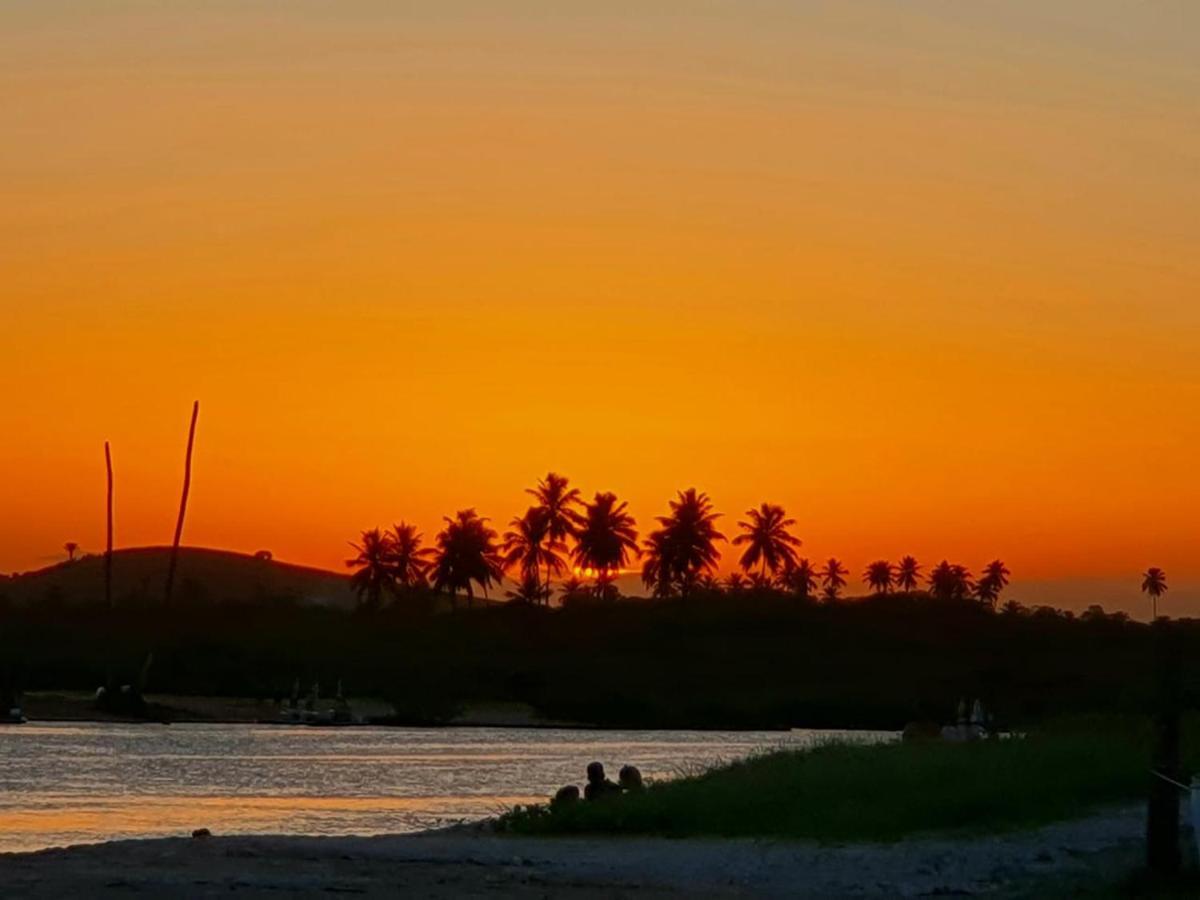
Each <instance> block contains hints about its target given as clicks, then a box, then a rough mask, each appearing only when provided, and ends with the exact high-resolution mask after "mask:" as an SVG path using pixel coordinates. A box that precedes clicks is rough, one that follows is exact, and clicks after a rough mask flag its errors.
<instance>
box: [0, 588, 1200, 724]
mask: <svg viewBox="0 0 1200 900" xmlns="http://www.w3.org/2000/svg"><path fill="white" fill-rule="evenodd" d="M438 602H444V601H439V599H438V597H437V595H435V594H432V593H429V592H415V593H413V594H412V595H411V596H408V597H406V598H405V602H404V603H402V604H396V605H393V606H389V607H386V608H383V609H380V610H374V611H370V610H359V611H357V612H344V611H339V610H333V609H326V608H317V607H312V606H302V605H296V604H290V603H287V602H283V601H278V602H268V601H263V602H244V603H239V604H221V603H215V602H211V601H206V602H196V603H186V602H183V601H182V600H181V601H180V602H178V603H176V604H175V605H173V606H172V607H171V608H169V609H166V608H163V607H161V606H153V605H146V606H117V607H116V608H113V609H106V608H105V607H104V606H103V605H102V604H96V603H92V604H77V605H76V604H72V603H71V601H70V598H66V599H62V600H59V601H51V600H49V599H47V600H44V601H42V602H39V603H36V604H29V605H22V606H14V607H10V608H8V609H6V610H4V611H3V612H2V613H0V665H2V666H3V667H4V671H5V672H6V674H7V677H8V679H9V680H10V681H12V682H15V683H16V684H18V685H20V686H22V687H24V688H25V689H36V688H72V687H74V688H86V689H91V688H94V687H96V686H97V685H99V684H102V683H104V682H105V679H106V678H108V677H110V676H112V677H116V678H118V679H123V680H127V681H128V680H133V679H134V678H136V676H137V673H138V671H139V670H140V668H141V666H142V663H143V660H144V659H145V657H146V654H147V653H148V652H150V651H153V653H154V662H153V666H152V667H151V669H150V673H149V681H148V683H147V690H149V691H150V692H152V693H184V694H214V695H225V696H243V697H245V696H252V697H286V696H287V695H288V694H289V693H290V691H291V688H292V684H293V682H294V680H295V679H297V678H299V679H301V680H302V681H303V682H304V683H305V684H307V683H308V682H309V681H310V680H312V679H320V680H321V682H322V683H323V684H324V685H326V686H332V685H333V684H334V683H335V682H336V681H337V680H339V679H340V680H342V681H343V683H344V685H345V688H346V691H347V692H348V693H350V694H355V695H375V696H380V697H384V698H389V699H392V700H394V701H395V702H396V703H397V705H398V708H399V710H400V712H401V714H402V715H403V716H406V717H408V718H410V719H414V720H436V719H438V718H441V717H444V716H445V715H447V714H449V713H450V712H452V711H453V709H454V708H455V707H456V706H457V705H458V704H460V703H463V702H467V701H477V700H515V701H523V702H527V703H529V704H532V705H533V706H534V707H535V708H536V709H537V710H539V711H540V712H541V713H543V714H544V715H546V716H549V717H554V718H558V719H568V720H573V721H580V722H592V723H599V724H605V725H629V726H642V727H673V726H702V727H705V726H708V727H740V726H757V727H773V726H798V725H812V726H870V727H888V728H894V727H900V726H902V725H903V724H904V723H905V722H906V721H909V720H911V719H914V718H932V719H940V720H942V721H945V720H946V719H947V718H949V717H950V716H951V715H952V712H953V710H954V707H955V705H956V704H957V701H958V700H959V698H962V697H972V696H979V697H981V698H983V700H984V702H985V703H986V704H987V705H988V706H989V707H990V708H991V709H993V710H994V711H995V712H996V714H997V716H998V718H999V721H1000V722H1001V724H1005V723H1025V722H1029V721H1035V720H1037V719H1039V718H1041V717H1043V716H1047V715H1057V714H1061V713H1065V712H1083V711H1088V712H1096V711H1103V712H1111V711H1122V712H1143V711H1145V710H1146V709H1147V704H1148V702H1149V700H1148V698H1149V697H1150V695H1151V684H1152V672H1151V664H1150V629H1149V628H1148V627H1147V626H1145V625H1141V624H1137V623H1133V622H1130V621H1128V620H1127V619H1125V618H1124V617H1121V616H1104V615H1103V614H1101V613H1098V612H1093V613H1091V614H1085V615H1084V616H1082V617H1080V618H1075V617H1072V616H1070V615H1068V614H1064V613H1057V612H1054V611H1052V610H1044V609H1043V610H1037V611H1029V610H1022V609H1019V608H1017V607H1015V606H1009V607H1007V608H1006V609H1005V610H1002V611H993V610H991V609H990V608H988V607H986V606H984V605H981V604H978V603H973V602H972V603H962V602H957V601H948V600H938V599H936V598H933V597H930V596H928V595H925V594H885V595H879V596H873V597H868V598H864V599H862V600H858V601H855V602H842V603H823V602H817V601H803V600H799V599H797V598H795V597H791V596H787V595H782V594H778V593H774V592H756V591H754V590H746V591H741V592H738V593H721V594H714V595H707V594H697V595H696V596H693V597H692V598H690V599H687V600H684V599H680V598H674V599H669V600H660V601H649V600H647V601H632V600H631V601H621V602H613V603H609V602H602V601H595V600H589V601H586V602H584V601H580V602H577V603H569V604H568V605H567V606H566V607H565V608H563V609H546V608H542V607H539V606H534V605H530V604H507V605H492V606H480V607H477V608H476V609H474V610H471V611H467V610H460V611H458V612H456V613H444V612H443V613H436V612H434V608H435V604H437V603H438ZM1175 629H1176V630H1177V631H1178V632H1179V634H1180V638H1181V640H1182V641H1183V642H1184V645H1185V652H1184V653H1183V659H1184V679H1185V685H1186V686H1187V687H1188V688H1189V689H1190V690H1191V694H1192V696H1194V695H1195V689H1196V688H1197V687H1198V686H1200V653H1198V652H1196V651H1197V650H1200V623H1193V622H1189V621H1183V622H1178V623H1176V625H1175Z"/></svg>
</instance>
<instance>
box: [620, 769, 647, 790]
mask: <svg viewBox="0 0 1200 900" xmlns="http://www.w3.org/2000/svg"><path fill="white" fill-rule="evenodd" d="M617 778H618V780H619V781H620V783H621V787H622V788H624V789H625V790H627V791H640V790H641V789H642V773H641V772H640V771H638V767H637V766H621V773H620V774H619V775H618V776H617Z"/></svg>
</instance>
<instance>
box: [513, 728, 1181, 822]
mask: <svg viewBox="0 0 1200 900" xmlns="http://www.w3.org/2000/svg"><path fill="white" fill-rule="evenodd" d="M1187 739H1188V740H1187V744H1186V748H1187V754H1186V755H1187V760H1186V761H1187V763H1190V764H1191V765H1192V766H1195V765H1196V764H1198V763H1200V722H1198V721H1190V722H1189V723H1188V728H1187ZM1149 744H1150V734H1149V725H1148V723H1146V722H1145V721H1142V720H1137V719H1127V720H1120V721H1112V720H1108V721H1100V720H1091V721H1086V722H1072V723H1068V724H1065V725H1056V726H1051V727H1046V728H1043V729H1039V730H1037V731H1035V732H1032V733H1030V734H1028V735H1027V736H1024V737H1020V738H1009V739H1002V740H985V741H979V742H975V743H970V744H954V743H949V742H945V741H939V740H929V741H913V742H904V743H893V744H887V745H874V746H867V745H851V744H829V745H825V746H819V747H815V748H812V749H806V750H799V751H787V752H775V753H768V754H764V755H761V756H757V757H754V758H751V759H748V760H745V761H740V762H735V763H732V764H730V765H726V766H722V767H720V768H716V769H713V770H711V771H708V772H704V773H701V774H697V775H693V776H690V777H684V778H679V779H676V780H671V781H665V782H662V783H658V784H652V785H650V786H649V787H647V789H645V790H644V791H641V792H638V793H627V794H623V795H619V796H612V797H605V798H604V799H602V800H599V801H594V802H577V803H574V804H559V805H554V806H553V807H551V805H549V804H547V805H544V806H532V807H518V808H517V809H516V810H514V811H512V812H510V813H508V814H506V815H505V816H503V817H501V819H500V820H499V828H500V829H502V830H504V831H508V832H514V833H521V834H578V833H593V834H599V833H603V834H624V835H632V834H643V835H661V836H668V837H690V836H720V837H779V838H803V839H811V840H820V841H858V840H882V841H892V840H898V839H900V838H904V837H907V836H910V835H914V834H922V833H928V832H942V831H971V832H979V831H985V832H986V831H998V830H1005V829H1011V828H1023V827H1031V826H1037V825H1042V824H1046V823H1048V822H1052V821H1057V820H1061V819H1067V818H1073V817H1077V816H1081V815H1084V814H1086V813H1088V812H1090V811H1093V810H1095V809H1097V808H1099V807H1102V806H1105V805H1109V804H1117V803H1122V802H1131V803H1133V802H1137V801H1139V800H1142V799H1144V798H1145V795H1146V788H1147V779H1148V778H1149V777H1150V776H1149V773H1148V770H1147V760H1148V759H1149V749H1148V748H1149Z"/></svg>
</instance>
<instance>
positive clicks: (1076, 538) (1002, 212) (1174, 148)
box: [0, 0, 1200, 615]
mask: <svg viewBox="0 0 1200 900" xmlns="http://www.w3.org/2000/svg"><path fill="white" fill-rule="evenodd" d="M1197 34H1200V4H1196V3H1194V2H1192V0H1151V2H1145V3H1139V4H1131V3H1126V2H1116V0H1087V2H1083V0H1081V2H1074V3H1072V2H1058V3H1047V2H1045V0H1037V2H1033V0H1028V2H1027V0H1003V2H1000V0H995V2H973V3H962V2H956V0H944V2H933V0H927V2H898V0H897V2H852V3H844V2H828V3H816V2H813V3H805V2H799V0H790V2H783V0H779V2H754V0H739V2H700V0H693V2H671V3H638V4H622V3H612V2H599V0H596V2H590V0H589V2H571V3H551V2H510V3H495V2H492V3H484V2H480V3H462V2H446V0H437V2H434V0H415V2H411V3H403V4H400V3H392V2H383V0H378V2H365V0H338V2H336V3H335V2H289V3H279V2H275V0H272V2H251V0H221V2H213V0H208V2H204V3H199V2H194V3H183V2H180V3H162V2H150V0H144V2H128V0H107V2H105V3H101V4H97V3H91V4H87V3H82V2H78V3H76V2H55V0H27V2H7V3H4V4H3V5H2V6H0V111H2V112H0V117H2V119H0V120H2V121H3V123H4V127H3V140H0V196H2V198H3V202H2V203H0V309H2V311H3V320H2V326H0V397H2V398H3V403H2V404H0V435H2V436H3V440H2V441H0V471H2V473H3V475H2V477H0V510H2V511H3V515H0V571H6V572H7V571H14V570H25V569H31V568H37V567H41V566H44V565H47V564H48V563H50V562H52V561H54V560H56V559H59V558H61V557H62V551H61V547H62V544H63V542H64V541H66V540H76V541H78V542H79V543H80V544H81V545H82V546H83V548H84V549H85V550H89V551H94V550H97V549H100V548H101V547H102V544H103V527H104V518H103V511H104V510H103V501H104V494H103V488H104V481H103V479H104V474H103V473H104V460H103V443H104V441H105V440H110V441H111V442H112V445H113V453H114V458H115V464H116V469H117V539H118V544H119V545H123V546H133V545H143V544H152V543H167V542H169V541H170V537H171V532H172V528H173V524H174V516H175V512H176V504H177V502H178V494H179V480H180V475H181V468H182V460H183V445H184V439H185V436H186V427H187V418H188V413H189V407H190V404H191V402H192V400H193V399H199V400H200V401H201V414H200V424H199V432H198V438H197V453H196V474H195V480H194V485H193V501H192V506H191V509H190V512H189V520H188V523H187V529H186V532H185V542H186V543H189V544H197V545H208V546H216V547H227V548H232V549H239V550H246V551H254V550H257V549H260V548H269V549H271V550H272V551H273V552H274V553H275V556H276V557H277V558H279V559H284V560H289V561H295V562H302V563H308V564H312V565H318V566H326V567H340V566H341V564H342V561H343V560H344V559H345V557H346V554H347V550H348V548H347V547H346V541H347V540H350V539H353V538H354V537H355V536H356V534H357V532H358V531H359V530H360V529H362V528H366V527H370V526H373V525H387V524H390V523H392V522H394V521H398V520H400V519H406V520H408V521H414V522H416V523H417V524H418V525H419V526H420V527H421V528H422V529H423V530H424V531H425V532H426V534H427V536H428V537H432V534H433V532H434V531H436V529H437V526H438V523H439V521H440V517H441V516H442V515H443V514H449V513H452V512H453V511H454V510H456V509H459V508H462V507H466V506H475V507H476V508H478V510H479V511H480V512H481V513H482V514H484V515H488V516H490V517H492V518H493V520H494V521H495V522H496V523H497V524H499V525H503V523H504V522H506V521H507V520H508V519H509V518H510V517H512V516H513V515H516V514H518V513H520V512H521V511H522V510H523V509H524V506H525V503H526V499H527V498H525V497H524V496H523V494H522V490H523V489H524V488H525V487H527V486H529V485H531V484H532V483H533V482H534V481H535V480H536V479H537V477H539V476H540V475H544V474H545V472H546V471H547V470H548V469H554V470H556V471H561V472H563V473H565V474H567V475H569V476H571V478H572V479H573V481H574V482H575V483H576V484H577V485H578V486H580V487H581V488H582V489H583V490H584V491H586V492H588V493H589V494H590V493H591V492H594V491H596V490H613V491H615V492H617V493H618V494H619V495H620V496H621V497H623V498H625V499H628V500H629V502H630V506H631V509H632V511H633V513H634V514H635V516H637V518H638V519H639V523H640V524H641V525H642V526H648V525H649V524H650V520H651V518H652V516H654V515H657V514H660V513H661V512H663V511H665V506H666V501H667V500H668V499H669V498H670V497H671V496H672V495H673V494H674V492H675V491H676V490H678V489H681V488H686V487H689V486H693V485H694V486H696V487H698V488H700V489H702V490H705V491H707V492H708V493H709V494H710V495H711V496H712V497H713V499H714V501H715V503H716V505H717V507H718V508H719V509H721V510H722V511H724V512H725V513H726V514H727V516H726V519H725V520H723V521H724V523H725V526H726V531H727V533H728V532H731V530H732V528H733V526H734V521H735V520H736V519H737V518H739V517H740V515H739V514H740V513H741V512H742V511H743V510H745V509H746V508H747V507H748V506H751V505H753V504H757V503H759V502H761V501H762V500H770V501H773V502H778V503H782V504H784V505H785V506H786V507H787V508H788V510H789V512H791V513H792V514H793V515H794V516H795V517H796V518H797V519H798V520H799V523H800V524H799V526H798V533H799V535H800V536H801V537H802V538H803V539H804V541H805V547H804V550H805V552H806V553H807V554H809V555H811V556H813V557H817V558H824V557H827V556H829V555H830V554H836V555H838V556H839V557H841V558H842V559H843V560H845V561H846V562H847V563H848V564H849V565H850V567H851V569H852V570H853V572H854V573H855V575H856V576H857V574H858V573H859V572H860V571H861V569H862V568H863V566H865V565H866V563H868V562H869V561H870V560H872V559H874V558H877V557H881V556H882V557H889V558H893V559H894V558H896V557H898V556H899V555H901V554H903V553H909V552H911V553H913V554H915V555H917V556H918V557H920V558H921V559H922V560H924V561H927V562H936V561H937V560H938V559H941V558H942V557H949V558H951V559H956V560H961V561H963V562H965V563H967V564H968V565H969V566H971V567H972V568H975V569H978V568H979V567H980V566H981V565H982V564H983V563H985V562H987V561H988V560H989V559H991V558H993V557H995V556H1001V557H1003V558H1004V559H1005V560H1006V561H1007V562H1008V564H1009V566H1010V568H1012V569H1013V571H1014V573H1015V578H1014V591H1015V595H1016V596H1019V597H1021V598H1022V599H1024V598H1026V597H1028V598H1031V599H1034V600H1036V601H1037V602H1053V601H1054V600H1055V599H1056V598H1058V599H1060V600H1061V602H1062V603H1063V604H1071V605H1077V604H1078V603H1079V602H1083V601H1081V600H1080V598H1082V597H1085V596H1091V594H1090V592H1091V591H1092V590H1093V588H1095V589H1096V590H1097V594H1096V596H1101V595H1102V596H1101V598H1102V599H1104V600H1105V602H1107V601H1108V598H1110V597H1112V598H1114V599H1113V602H1112V603H1111V604H1110V605H1111V606H1112V607H1113V608H1117V607H1119V606H1121V604H1120V603H1118V602H1116V599H1115V598H1116V594H1115V593H1114V590H1115V588H1114V587H1113V586H1114V585H1126V586H1127V588H1125V590H1126V591H1127V593H1128V594H1129V596H1128V597H1127V598H1125V599H1126V600H1128V607H1129V608H1139V605H1140V604H1141V601H1140V598H1139V597H1138V595H1137V584H1138V577H1137V576H1138V573H1139V572H1140V571H1141V570H1143V569H1145V567H1146V566H1148V565H1159V566H1162V567H1164V568H1165V569H1166V570H1167V571H1168V573H1169V574H1170V576H1171V578H1172V582H1173V585H1174V588H1173V590H1172V592H1171V593H1170V594H1169V595H1168V598H1167V599H1166V600H1164V602H1163V607H1162V608H1163V610H1164V611H1165V612H1168V613H1171V614H1184V613H1189V612H1190V613H1191V614H1197V615H1200V558H1198V556H1197V552H1196V550H1197V546H1198V544H1200V477H1198V475H1197V466H1198V462H1197V460H1198V459H1200V457H1198V448H1200V293H1198V290H1200V249H1198V248H1200V61H1198V60H1200V56H1198V55H1197V52H1196V35H1197ZM730 559H732V554H729V553H727V560H730ZM1022 585H1025V588H1024V590H1025V591H1026V592H1027V593H1026V594H1022V593H1021V586H1022ZM1097 585H1103V587H1102V588H1101V587H1096V586H1097ZM1105 592H1107V593H1105ZM1117 593H1119V591H1117Z"/></svg>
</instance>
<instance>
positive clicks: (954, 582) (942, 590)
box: [929, 559, 975, 600]
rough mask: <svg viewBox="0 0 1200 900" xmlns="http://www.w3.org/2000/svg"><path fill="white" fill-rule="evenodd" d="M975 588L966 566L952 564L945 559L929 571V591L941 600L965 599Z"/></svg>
mask: <svg viewBox="0 0 1200 900" xmlns="http://www.w3.org/2000/svg"><path fill="white" fill-rule="evenodd" d="M974 589H975V584H974V582H973V581H972V580H971V573H970V571H968V569H967V568H966V566H960V565H957V564H955V565H952V564H951V563H949V562H948V561H946V560H944V559H943V560H942V561H941V562H940V563H938V564H937V565H936V566H934V567H933V571H932V572H930V573H929V593H931V594H932V595H933V596H934V597H937V598H938V599H939V600H965V599H967V597H969V596H971V592H972V591H973V590H974Z"/></svg>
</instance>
